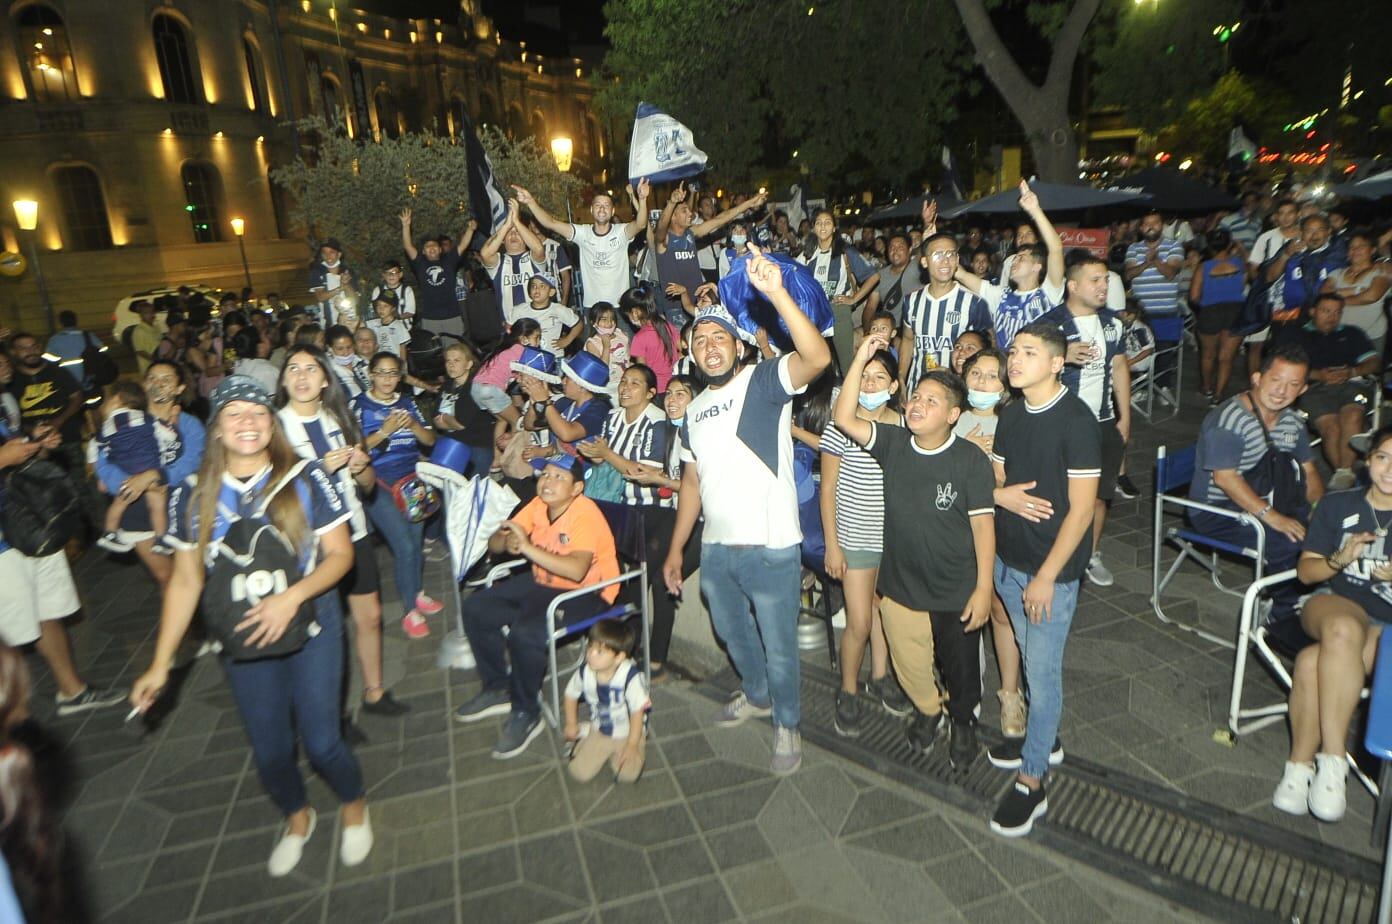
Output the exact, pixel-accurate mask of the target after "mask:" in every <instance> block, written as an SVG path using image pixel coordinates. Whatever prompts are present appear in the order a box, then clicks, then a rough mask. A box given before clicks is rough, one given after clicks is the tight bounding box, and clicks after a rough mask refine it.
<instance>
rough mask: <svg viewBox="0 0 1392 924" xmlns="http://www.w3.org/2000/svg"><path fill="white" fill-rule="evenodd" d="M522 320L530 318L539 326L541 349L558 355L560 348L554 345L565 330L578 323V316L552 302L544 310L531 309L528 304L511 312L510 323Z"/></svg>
mask: <svg viewBox="0 0 1392 924" xmlns="http://www.w3.org/2000/svg"><path fill="white" fill-rule="evenodd" d="M523 318H531V319H532V320H533V321H536V322H537V323H538V324H540V325H541V345H542V348H543V349H546V350H548V351H550V352H552V353H555V354H557V355H560V352H561V348H560V347H558V346H557V345H556V344H557V343H558V342H559V341H560V339H561V338H562V337H563V336H565V329H566V328H567V327H574V326H575V325H576V324H579V323H580V316H579V315H578V314H576V313H575V312H574V311H572V310H571V309H569V308H567V307H566V306H565V305H562V304H561V303H560V302H552V303H551V304H549V305H547V306H546V307H545V308H533V307H532V305H531V303H530V302H528V303H527V304H525V305H523V306H521V307H520V308H517V309H516V310H514V311H513V313H512V323H513V324H516V323H517V322H518V321H520V320H522V319H523Z"/></svg>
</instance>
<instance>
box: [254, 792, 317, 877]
mask: <svg viewBox="0 0 1392 924" xmlns="http://www.w3.org/2000/svg"><path fill="white" fill-rule="evenodd" d="M318 820H319V816H318V815H317V814H315V812H314V809H310V810H309V827H308V828H306V829H305V833H304V834H291V833H290V828H289V826H288V825H287V826H286V828H285V832H284V833H283V834H281V836H280V840H279V841H277V842H276V845H275V849H273V850H272V851H271V858H270V859H269V860H267V861H266V872H268V873H270V874H271V878H273V879H279V878H280V877H281V876H288V875H289V874H290V871H291V870H293V869H294V868H295V867H296V866H299V864H300V858H301V857H303V856H304V847H305V844H307V843H309V839H310V838H311V837H313V836H314V825H315V823H316V822H317V821H318Z"/></svg>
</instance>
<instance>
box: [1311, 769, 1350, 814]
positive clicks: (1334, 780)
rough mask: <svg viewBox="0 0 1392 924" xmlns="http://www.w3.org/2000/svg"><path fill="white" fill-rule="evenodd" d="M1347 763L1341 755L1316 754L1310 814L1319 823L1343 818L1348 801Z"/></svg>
mask: <svg viewBox="0 0 1392 924" xmlns="http://www.w3.org/2000/svg"><path fill="white" fill-rule="evenodd" d="M1347 783H1348V761H1347V760H1345V759H1344V755H1342V754H1316V755H1315V778H1314V780H1313V781H1312V782H1311V783H1310V814H1311V815H1314V816H1315V817H1316V818H1318V819H1319V820H1320V821H1328V822H1335V821H1338V820H1339V819H1341V818H1343V817H1344V809H1346V808H1347V807H1348V800H1347V797H1346V795H1345V792H1344V789H1345V786H1346V784H1347Z"/></svg>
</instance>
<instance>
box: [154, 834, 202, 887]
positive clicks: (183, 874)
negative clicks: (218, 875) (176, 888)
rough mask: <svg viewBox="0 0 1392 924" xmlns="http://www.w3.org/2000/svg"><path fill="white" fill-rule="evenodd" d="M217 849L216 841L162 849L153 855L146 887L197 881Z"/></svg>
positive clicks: (200, 878)
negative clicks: (175, 848) (153, 859)
mask: <svg viewBox="0 0 1392 924" xmlns="http://www.w3.org/2000/svg"><path fill="white" fill-rule="evenodd" d="M216 849H217V844H216V842H213V841H205V842H204V843H201V844H195V845H194V846H192V847H183V848H180V849H178V850H163V851H160V853H158V854H156V855H155V861H154V863H153V864H152V865H151V866H150V873H149V875H148V876H147V877H146V880H145V885H146V888H160V887H163V886H170V885H175V884H177V883H183V882H198V881H200V880H202V879H203V877H204V876H205V875H207V872H208V863H209V861H210V860H212V858H213V853H214V851H215V850H216Z"/></svg>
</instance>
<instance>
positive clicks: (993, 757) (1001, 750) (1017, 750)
mask: <svg viewBox="0 0 1392 924" xmlns="http://www.w3.org/2000/svg"><path fill="white" fill-rule="evenodd" d="M1024 748H1025V739H1024V738H1008V739H1006V740H1005V741H1003V742H1001V743H1000V744H997V745H994V746H992V747H991V748H990V750H988V751H987V752H986V758H987V759H988V760H989V761H991V766H993V767H997V768H999V769H1001V770H1019V769H1020V765H1021V764H1022V763H1023V762H1024V761H1023V759H1022V758H1021V756H1020V755H1021V754H1022V753H1023V751H1024ZM1061 763H1063V742H1061V741H1059V739H1057V738H1055V739H1054V746H1053V747H1052V748H1050V750H1049V766H1051V767H1057V766H1058V765H1059V764H1061Z"/></svg>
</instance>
